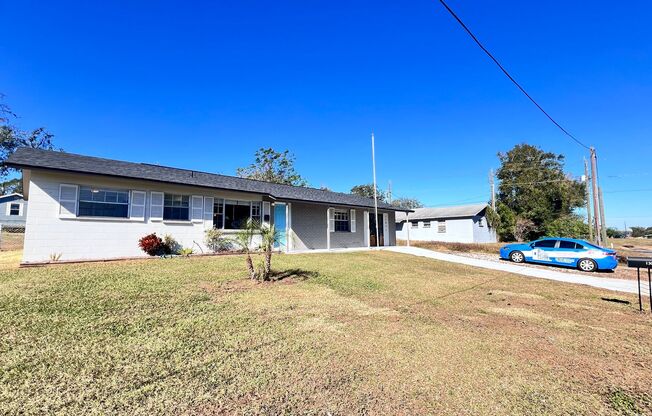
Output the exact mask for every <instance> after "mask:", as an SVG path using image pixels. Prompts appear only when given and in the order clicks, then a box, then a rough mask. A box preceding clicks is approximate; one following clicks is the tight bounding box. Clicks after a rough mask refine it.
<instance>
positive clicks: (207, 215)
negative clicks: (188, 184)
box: [204, 196, 215, 227]
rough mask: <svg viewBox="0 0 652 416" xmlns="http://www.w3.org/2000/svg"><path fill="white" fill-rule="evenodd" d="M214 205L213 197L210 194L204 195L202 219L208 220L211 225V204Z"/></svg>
mask: <svg viewBox="0 0 652 416" xmlns="http://www.w3.org/2000/svg"><path fill="white" fill-rule="evenodd" d="M214 205H215V198H213V197H212V196H206V197H204V221H210V226H211V227H212V226H213V206H214Z"/></svg>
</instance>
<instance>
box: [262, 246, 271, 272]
mask: <svg viewBox="0 0 652 416" xmlns="http://www.w3.org/2000/svg"><path fill="white" fill-rule="evenodd" d="M271 274H272V247H267V249H266V250H265V276H264V277H263V278H264V280H269V279H270V277H271Z"/></svg>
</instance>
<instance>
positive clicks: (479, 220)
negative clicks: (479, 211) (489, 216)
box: [478, 218, 484, 227]
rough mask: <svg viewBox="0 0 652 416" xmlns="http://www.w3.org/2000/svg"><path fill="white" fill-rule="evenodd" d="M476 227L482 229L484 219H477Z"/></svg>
mask: <svg viewBox="0 0 652 416" xmlns="http://www.w3.org/2000/svg"><path fill="white" fill-rule="evenodd" d="M478 227H484V218H479V219H478Z"/></svg>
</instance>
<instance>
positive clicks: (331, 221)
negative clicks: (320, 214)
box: [328, 208, 335, 233]
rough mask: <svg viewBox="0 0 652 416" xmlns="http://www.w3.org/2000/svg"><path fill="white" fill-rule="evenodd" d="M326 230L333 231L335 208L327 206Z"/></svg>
mask: <svg viewBox="0 0 652 416" xmlns="http://www.w3.org/2000/svg"><path fill="white" fill-rule="evenodd" d="M328 231H329V232H331V233H332V232H335V210H334V209H333V208H328Z"/></svg>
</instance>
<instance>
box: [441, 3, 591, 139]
mask: <svg viewBox="0 0 652 416" xmlns="http://www.w3.org/2000/svg"><path fill="white" fill-rule="evenodd" d="M439 2H440V3H441V4H442V5H443V6H444V7H445V8H446V10H448V13H450V14H451V16H453V17H454V18H455V20H457V22H458V23H459V24H460V25H461V26H462V27H463V28H464V30H465V31H466V33H468V34H469V36H471V38H472V39H473V41H474V42H475V43H476V44H477V45H478V46H479V47H480V49H482V50H483V51H484V53H486V54H487V56H488V57H489V58H491V60H492V61H494V63H495V64H496V65H498V68H500V70H501V71H503V73H504V74H505V75H506V76H507V78H509V80H510V81H512V83H513V84H514V85H516V86H517V87H518V89H519V90H521V92H522V93H523V94H525V96H526V97H527V98H528V99H529V100H530V101H532V103H533V104H534V105H535V106H537V108H538V109H539V110H540V111H541V112H542V113H543V114H545V116H546V117H548V119H549V120H550V121H552V123H553V124H554V125H555V126H557V127H559V129H560V130H561V131H562V132H564V134H565V135H566V136H568V137H570V138H571V139H573V140H574V141H575V143H577V144H579V145H580V146H582V147H583V148H585V149H587V150H590V148H589V146H587V145H585V144H584V143H582V142H581V141H579V140H578V139H577V138H576V137H575V136H573V135H572V134H570V133H569V132H568V131H567V130H566V129H565V128H563V127H562V126H561V124H559V123H557V122H556V121H555V119H554V118H552V117H551V116H550V114H548V113H547V112H546V110H544V109H543V107H541V106H540V105H539V103H537V102H536V101H535V100H534V98H532V96H531V95H530V94H528V93H527V91H525V89H524V88H523V87H521V84H519V83H518V82H516V80H515V79H514V77H512V76H511V75H510V74H509V72H507V70H506V69H505V67H503V66H502V65H501V63H500V62H498V59H496V58H494V56H493V55H492V54H491V52H489V51H488V50H487V48H485V47H484V46H483V45H482V43H480V41H479V40H478V38H477V37H475V35H474V34H473V32H471V30H470V29H469V28H468V27H467V26H466V25H465V24H464V22H463V21H462V19H460V18H459V17H458V16H457V14H455V12H454V11H453V10H452V9H451V8H450V7H448V4H446V2H445V1H444V0H439Z"/></svg>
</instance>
